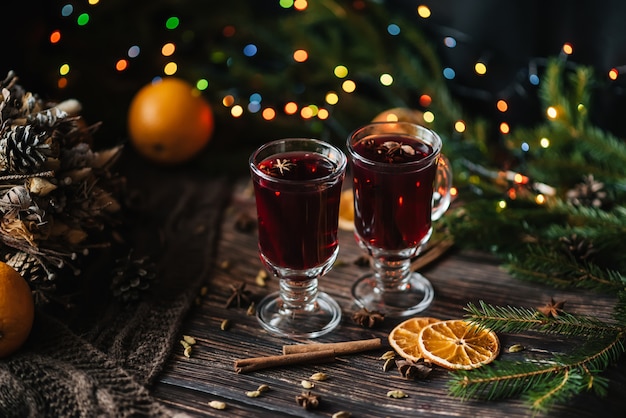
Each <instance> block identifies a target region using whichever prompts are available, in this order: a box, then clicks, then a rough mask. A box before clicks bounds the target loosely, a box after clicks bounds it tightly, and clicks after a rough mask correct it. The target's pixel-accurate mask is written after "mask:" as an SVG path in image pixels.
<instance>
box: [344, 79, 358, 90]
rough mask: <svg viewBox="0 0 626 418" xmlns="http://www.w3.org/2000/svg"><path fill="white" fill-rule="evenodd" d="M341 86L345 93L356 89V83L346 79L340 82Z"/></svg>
mask: <svg viewBox="0 0 626 418" xmlns="http://www.w3.org/2000/svg"><path fill="white" fill-rule="evenodd" d="M341 88H342V89H343V91H345V92H346V93H353V92H354V91H355V90H356V83H355V82H354V81H352V80H346V81H344V82H343V83H342V84H341Z"/></svg>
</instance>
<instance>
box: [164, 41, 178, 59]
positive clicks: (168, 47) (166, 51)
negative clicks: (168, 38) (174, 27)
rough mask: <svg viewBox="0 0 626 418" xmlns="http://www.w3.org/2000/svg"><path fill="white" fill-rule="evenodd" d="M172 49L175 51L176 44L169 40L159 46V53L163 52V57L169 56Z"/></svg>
mask: <svg viewBox="0 0 626 418" xmlns="http://www.w3.org/2000/svg"><path fill="white" fill-rule="evenodd" d="M174 51H176V45H174V44H173V43H171V42H168V43H166V44H165V45H163V46H162V47H161V54H163V56H164V57H169V56H171V55H172V54H174Z"/></svg>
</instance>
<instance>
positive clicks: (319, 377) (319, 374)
mask: <svg viewBox="0 0 626 418" xmlns="http://www.w3.org/2000/svg"><path fill="white" fill-rule="evenodd" d="M309 379H311V380H317V381H318V382H322V381H324V380H326V379H328V375H327V374H326V373H322V372H317V373H313V374H312V375H311V377H310V378H309Z"/></svg>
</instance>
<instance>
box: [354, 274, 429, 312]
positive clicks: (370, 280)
mask: <svg viewBox="0 0 626 418" xmlns="http://www.w3.org/2000/svg"><path fill="white" fill-rule="evenodd" d="M352 296H353V297H354V301H355V302H356V304H357V305H358V306H359V307H361V308H365V309H367V310H368V311H370V312H371V311H379V312H381V313H384V314H385V316H388V317H401V316H409V315H413V314H416V313H419V312H422V311H424V310H425V309H427V308H428V307H429V306H430V304H431V303H432V301H433V298H434V296H435V291H434V290H433V286H432V285H431V284H430V282H429V281H428V279H427V278H426V277H424V276H422V275H421V274H419V273H415V272H413V273H411V277H410V279H409V282H408V284H407V285H406V287H404V288H403V289H402V290H400V289H398V290H389V289H387V290H386V291H384V292H383V291H382V289H380V288H379V287H378V286H377V281H376V277H375V276H374V274H371V275H367V276H364V277H361V278H360V279H359V280H357V281H356V282H355V283H354V285H353V286H352Z"/></svg>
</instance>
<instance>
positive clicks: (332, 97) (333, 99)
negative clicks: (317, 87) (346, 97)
mask: <svg viewBox="0 0 626 418" xmlns="http://www.w3.org/2000/svg"><path fill="white" fill-rule="evenodd" d="M325 100H326V103H328V104H329V105H336V104H337V103H338V102H339V96H338V95H337V93H335V92H334V91H329V92H328V93H326V97H325Z"/></svg>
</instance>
